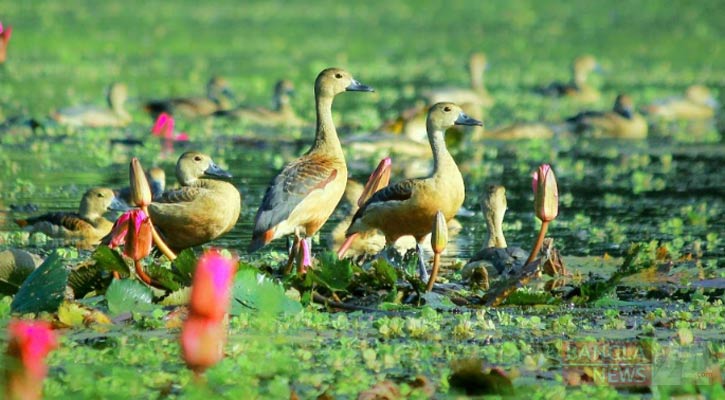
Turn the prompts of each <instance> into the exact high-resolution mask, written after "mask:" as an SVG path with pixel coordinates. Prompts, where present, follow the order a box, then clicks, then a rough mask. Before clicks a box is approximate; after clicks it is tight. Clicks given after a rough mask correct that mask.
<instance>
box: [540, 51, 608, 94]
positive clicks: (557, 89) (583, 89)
mask: <svg viewBox="0 0 725 400" xmlns="http://www.w3.org/2000/svg"><path fill="white" fill-rule="evenodd" d="M599 69H601V67H600V66H599V63H597V60H596V59H595V58H594V57H593V56H590V55H585V56H580V57H577V58H576V59H574V61H573V62H572V64H571V70H572V71H571V72H572V78H571V81H570V82H568V83H562V82H552V83H550V84H549V85H548V86H545V87H543V88H539V89H537V92H538V93H540V94H542V95H544V96H552V97H566V98H570V99H573V100H576V101H579V102H582V103H593V102H596V101H597V100H599V98H600V97H601V95H600V94H599V91H598V90H597V89H596V88H594V87H592V86H590V85H589V84H588V83H587V78H588V77H589V74H591V73H592V71H595V70H599Z"/></svg>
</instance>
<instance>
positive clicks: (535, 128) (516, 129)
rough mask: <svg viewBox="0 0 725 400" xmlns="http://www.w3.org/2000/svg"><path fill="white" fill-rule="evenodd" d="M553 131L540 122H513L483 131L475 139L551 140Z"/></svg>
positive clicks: (550, 127) (549, 126)
mask: <svg viewBox="0 0 725 400" xmlns="http://www.w3.org/2000/svg"><path fill="white" fill-rule="evenodd" d="M554 134H555V129H554V127H552V126H551V125H549V124H545V123H541V122H523V121H520V122H514V123H513V124H511V125H505V126H501V127H498V128H495V129H492V130H484V131H483V133H482V134H481V135H480V136H479V137H478V138H474V140H476V139H495V140H522V139H551V138H552V137H554Z"/></svg>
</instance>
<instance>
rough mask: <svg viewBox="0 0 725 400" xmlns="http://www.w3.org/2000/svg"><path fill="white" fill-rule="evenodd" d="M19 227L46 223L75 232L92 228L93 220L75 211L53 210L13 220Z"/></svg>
mask: <svg viewBox="0 0 725 400" xmlns="http://www.w3.org/2000/svg"><path fill="white" fill-rule="evenodd" d="M15 222H16V223H17V224H18V225H19V226H20V227H26V226H32V225H35V224H38V223H46V224H51V225H56V226H59V227H63V228H65V229H67V230H69V231H73V232H77V231H81V230H84V229H93V228H94V227H95V226H94V225H93V222H92V221H90V220H88V219H87V218H84V217H83V216H81V215H80V214H77V213H67V212H54V213H47V214H43V215H39V216H37V217H32V218H28V219H25V220H17V221H15Z"/></svg>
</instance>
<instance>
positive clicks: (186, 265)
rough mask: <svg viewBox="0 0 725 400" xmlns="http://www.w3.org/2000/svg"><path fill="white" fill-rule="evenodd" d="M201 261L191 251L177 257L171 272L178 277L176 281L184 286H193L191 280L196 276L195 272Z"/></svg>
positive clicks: (187, 250) (172, 264)
mask: <svg viewBox="0 0 725 400" xmlns="http://www.w3.org/2000/svg"><path fill="white" fill-rule="evenodd" d="M198 261H199V259H198V258H197V257H196V254H194V251H193V250H191V249H186V250H184V251H182V252H181V253H179V254H178V255H177V256H176V260H174V262H173V263H171V270H172V271H173V273H174V275H176V278H177V279H176V280H177V281H178V282H179V283H181V285H183V286H190V285H191V278H192V277H193V276H194V270H195V269H196V264H197V262H198Z"/></svg>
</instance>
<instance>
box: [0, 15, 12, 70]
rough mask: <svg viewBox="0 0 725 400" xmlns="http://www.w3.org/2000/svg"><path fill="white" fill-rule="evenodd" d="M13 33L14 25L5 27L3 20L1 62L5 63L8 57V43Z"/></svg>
mask: <svg viewBox="0 0 725 400" xmlns="http://www.w3.org/2000/svg"><path fill="white" fill-rule="evenodd" d="M12 33H13V27H12V26H6V27H3V24H2V22H0V64H3V63H5V60H6V59H7V57H8V43H10V35H12Z"/></svg>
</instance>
